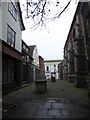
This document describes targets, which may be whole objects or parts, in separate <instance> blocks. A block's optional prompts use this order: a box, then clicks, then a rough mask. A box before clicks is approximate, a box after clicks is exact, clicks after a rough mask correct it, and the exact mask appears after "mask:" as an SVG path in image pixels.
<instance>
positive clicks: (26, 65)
mask: <svg viewBox="0 0 90 120" xmlns="http://www.w3.org/2000/svg"><path fill="white" fill-rule="evenodd" d="M29 53H30V49H29V47H28V45H27V44H26V43H25V42H24V41H23V40H22V55H23V76H22V83H23V84H27V83H31V82H32V81H33V69H32V61H33V58H32V57H31V56H30V54H29Z"/></svg>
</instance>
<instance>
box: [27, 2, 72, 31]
mask: <svg viewBox="0 0 90 120" xmlns="http://www.w3.org/2000/svg"><path fill="white" fill-rule="evenodd" d="M64 1H66V0H64ZM71 1H72V0H67V3H66V5H65V6H64V7H62V6H61V2H62V0H26V18H30V19H32V20H33V28H35V29H36V28H37V27H38V26H46V24H47V23H48V22H49V21H53V20H55V19H56V18H59V17H60V16H61V14H62V13H63V12H64V11H65V10H66V9H67V8H68V6H69V5H70V3H71Z"/></svg>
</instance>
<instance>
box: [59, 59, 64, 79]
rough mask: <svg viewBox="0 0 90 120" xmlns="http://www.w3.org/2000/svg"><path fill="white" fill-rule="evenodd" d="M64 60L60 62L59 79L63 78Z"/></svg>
mask: <svg viewBox="0 0 90 120" xmlns="http://www.w3.org/2000/svg"><path fill="white" fill-rule="evenodd" d="M63 72H64V61H62V62H61V63H59V64H58V79H60V80H63Z"/></svg>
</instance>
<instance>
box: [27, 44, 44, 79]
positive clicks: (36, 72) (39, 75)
mask: <svg viewBox="0 0 90 120" xmlns="http://www.w3.org/2000/svg"><path fill="white" fill-rule="evenodd" d="M29 48H30V53H29V54H30V56H31V57H32V58H33V61H32V69H33V80H34V81H35V80H39V79H45V70H44V63H43V61H44V59H43V58H42V57H41V56H39V55H38V49H37V46H36V45H32V46H29Z"/></svg>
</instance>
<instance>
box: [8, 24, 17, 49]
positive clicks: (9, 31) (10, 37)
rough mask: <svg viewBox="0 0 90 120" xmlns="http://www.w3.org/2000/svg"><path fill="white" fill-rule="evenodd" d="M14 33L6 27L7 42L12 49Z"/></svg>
mask: <svg viewBox="0 0 90 120" xmlns="http://www.w3.org/2000/svg"><path fill="white" fill-rule="evenodd" d="M15 39H16V32H15V31H14V30H13V29H12V28H11V27H10V26H9V25H7V42H8V44H9V45H11V46H12V47H15Z"/></svg>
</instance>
